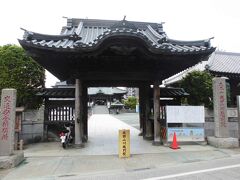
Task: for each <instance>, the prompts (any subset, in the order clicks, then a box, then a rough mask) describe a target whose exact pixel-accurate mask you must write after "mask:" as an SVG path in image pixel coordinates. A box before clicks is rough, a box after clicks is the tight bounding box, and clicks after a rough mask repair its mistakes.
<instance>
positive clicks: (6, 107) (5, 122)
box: [1, 96, 11, 141]
mask: <svg viewBox="0 0 240 180" xmlns="http://www.w3.org/2000/svg"><path fill="white" fill-rule="evenodd" d="M3 102H4V103H3V109H2V129H1V131H2V137H1V140H3V141H7V140H8V134H9V133H8V131H9V123H10V112H11V107H10V103H11V97H10V96H5V97H4V100H3Z"/></svg>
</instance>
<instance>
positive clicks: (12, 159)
mask: <svg viewBox="0 0 240 180" xmlns="http://www.w3.org/2000/svg"><path fill="white" fill-rule="evenodd" d="M23 160H24V153H23V151H15V152H14V154H13V155H11V156H0V169H9V168H13V167H16V166H17V165H19V164H20V163H21V162H22V161H23Z"/></svg>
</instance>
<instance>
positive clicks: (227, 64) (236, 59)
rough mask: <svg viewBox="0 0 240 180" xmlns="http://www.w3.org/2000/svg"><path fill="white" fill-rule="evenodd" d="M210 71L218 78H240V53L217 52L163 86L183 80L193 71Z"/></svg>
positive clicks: (170, 79)
mask: <svg viewBox="0 0 240 180" xmlns="http://www.w3.org/2000/svg"><path fill="white" fill-rule="evenodd" d="M204 70H208V71H209V72H211V73H212V74H214V75H217V76H227V77H238V78H239V77H240V53H232V52H222V51H215V52H214V53H213V54H212V55H211V56H210V57H209V59H208V61H203V62H200V63H198V64H197V65H195V66H192V67H190V68H188V69H186V70H184V71H182V72H179V73H177V74H175V75H173V76H171V77H169V78H167V79H165V80H163V84H165V85H169V84H173V83H176V82H178V81H180V80H182V79H183V78H184V77H185V76H186V75H187V74H188V73H190V72H192V71H204Z"/></svg>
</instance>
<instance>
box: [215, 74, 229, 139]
mask: <svg viewBox="0 0 240 180" xmlns="http://www.w3.org/2000/svg"><path fill="white" fill-rule="evenodd" d="M213 103H214V124H215V136H216V137H221V138H228V137H229V128H228V116H227V97H226V81H225V78H219V77H217V78H213Z"/></svg>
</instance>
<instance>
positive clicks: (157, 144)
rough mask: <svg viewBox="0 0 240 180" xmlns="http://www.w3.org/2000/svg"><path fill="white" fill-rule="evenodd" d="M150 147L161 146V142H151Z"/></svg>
mask: <svg viewBox="0 0 240 180" xmlns="http://www.w3.org/2000/svg"><path fill="white" fill-rule="evenodd" d="M152 145H153V146H161V145H162V142H160V141H153V143H152Z"/></svg>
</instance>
